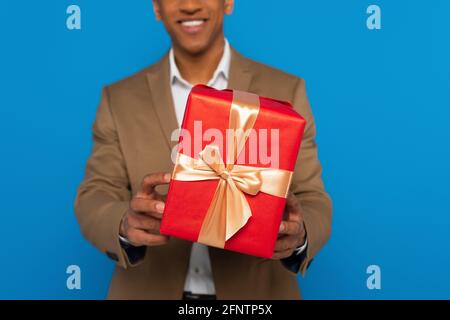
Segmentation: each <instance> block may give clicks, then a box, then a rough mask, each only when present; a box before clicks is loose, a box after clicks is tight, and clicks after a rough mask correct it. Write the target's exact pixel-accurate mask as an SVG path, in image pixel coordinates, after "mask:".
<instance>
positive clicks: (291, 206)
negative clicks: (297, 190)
mask: <svg viewBox="0 0 450 320" xmlns="http://www.w3.org/2000/svg"><path fill="white" fill-rule="evenodd" d="M299 208H300V202H299V201H298V198H297V197H296V196H295V195H294V194H293V193H289V194H288V196H287V198H286V210H287V211H289V212H290V211H297V209H299Z"/></svg>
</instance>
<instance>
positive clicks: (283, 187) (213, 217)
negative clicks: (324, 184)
mask: <svg viewBox="0 0 450 320" xmlns="http://www.w3.org/2000/svg"><path fill="white" fill-rule="evenodd" d="M258 113H259V96H257V95H255V94H252V93H248V92H243V91H236V90H234V91H233V102H232V104H231V109H230V119H229V129H232V132H233V133H234V134H233V136H232V139H230V138H229V137H228V139H227V163H226V164H225V163H224V162H223V160H222V157H221V155H220V150H219V147H218V146H217V145H214V144H210V145H207V146H206V147H205V148H204V149H203V150H202V151H201V152H200V153H199V158H198V159H194V158H191V157H189V156H187V155H184V154H182V153H178V155H177V161H176V164H175V169H174V172H173V175H172V179H174V180H179V181H202V180H220V181H219V183H218V185H217V188H216V191H215V193H214V196H213V199H212V201H211V204H210V206H209V208H208V211H207V213H206V216H205V219H204V220H203V224H202V227H201V229H200V233H199V237H198V240H197V241H198V242H199V243H203V244H206V245H210V246H214V247H219V248H224V246H225V242H226V241H228V240H229V239H230V238H231V237H232V236H233V235H235V234H236V233H237V232H238V231H239V230H240V229H241V228H242V227H243V226H245V224H246V223H247V221H248V219H249V218H250V217H251V216H252V211H251V209H250V206H249V204H248V202H247V199H246V198H245V195H244V193H246V194H249V195H256V194H257V193H258V192H264V193H267V194H270V195H273V196H278V197H283V198H286V196H287V193H288V189H289V185H290V182H291V177H292V172H291V171H288V170H282V169H272V168H259V167H253V166H243V165H235V162H236V159H237V157H238V155H239V153H240V152H241V150H242V149H243V148H244V145H245V142H246V141H247V138H248V136H249V134H250V130H251V129H252V128H253V125H254V124H255V121H256V118H257V117H258Z"/></svg>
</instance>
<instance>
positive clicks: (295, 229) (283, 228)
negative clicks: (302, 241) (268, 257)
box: [278, 221, 301, 235]
mask: <svg viewBox="0 0 450 320" xmlns="http://www.w3.org/2000/svg"><path fill="white" fill-rule="evenodd" d="M299 233H301V224H300V223H299V222H297V221H281V223H280V229H279V231H278V234H288V235H295V234H299Z"/></svg>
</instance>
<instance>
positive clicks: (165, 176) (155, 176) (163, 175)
mask: <svg viewBox="0 0 450 320" xmlns="http://www.w3.org/2000/svg"><path fill="white" fill-rule="evenodd" d="M169 182H170V173H167V172H160V173H151V174H149V175H146V176H145V177H144V179H142V184H141V192H142V193H144V195H150V194H152V193H153V192H154V190H155V187H156V186H157V185H160V184H167V183H169Z"/></svg>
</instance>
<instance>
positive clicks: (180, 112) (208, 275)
mask: <svg viewBox="0 0 450 320" xmlns="http://www.w3.org/2000/svg"><path fill="white" fill-rule="evenodd" d="M230 61H231V51H230V45H229V43H228V41H227V40H225V48H224V51H223V55H222V58H221V59H220V62H219V64H218V66H217V69H216V70H215V71H214V74H213V76H212V78H211V79H210V80H209V81H208V86H210V87H213V88H216V89H219V90H222V89H226V88H227V87H228V76H229V72H230ZM169 63H170V84H171V91H172V97H173V102H174V107H175V114H176V117H177V121H178V126H179V127H181V122H182V121H183V116H184V110H185V107H186V102H187V98H188V96H189V92H190V91H191V89H192V85H191V84H190V83H188V82H187V81H186V80H184V79H183V77H182V76H181V74H180V72H179V70H178V67H177V65H176V63H175V57H174V54H173V49H170V53H169ZM306 245H307V244H306V243H305V245H303V246H302V247H300V248H298V249H297V250H296V252H297V254H300V253H301V252H302V251H303V250H304V249H305V248H306ZM184 290H185V291H190V292H192V293H196V294H215V292H216V290H215V287H214V281H213V277H212V271H211V261H210V258H209V251H208V247H207V246H205V245H203V244H199V243H193V244H192V250H191V256H190V260H189V269H188V272H187V275H186V281H185V284H184Z"/></svg>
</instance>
